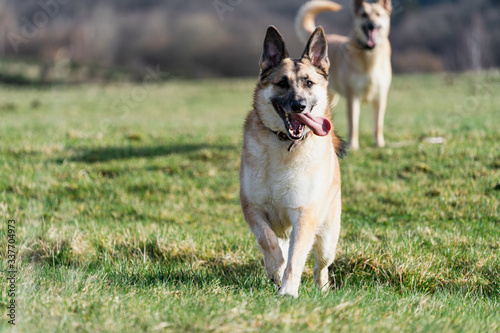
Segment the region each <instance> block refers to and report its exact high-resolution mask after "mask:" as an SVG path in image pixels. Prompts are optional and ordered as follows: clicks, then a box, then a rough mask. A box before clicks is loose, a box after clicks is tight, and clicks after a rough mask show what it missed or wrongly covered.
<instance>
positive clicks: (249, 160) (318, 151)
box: [240, 29, 342, 297]
mask: <svg viewBox="0 0 500 333" xmlns="http://www.w3.org/2000/svg"><path fill="white" fill-rule="evenodd" d="M318 31H320V32H318V33H317V34H319V33H321V34H322V36H323V40H324V45H325V46H326V40H325V39H324V38H325V37H324V34H323V30H322V29H321V30H319V29H318ZM315 34H316V32H315ZM320 37H321V36H320ZM311 38H312V37H311ZM306 50H307V49H306ZM325 54H326V53H325ZM325 58H326V56H325ZM326 59H327V58H326ZM261 64H262V68H263V69H262V72H261V79H260V81H259V83H258V84H257V86H256V89H255V93H254V109H253V110H252V111H250V113H249V114H248V116H247V119H246V121H245V125H244V142H243V149H242V156H241V168H240V185H241V188H240V198H241V206H242V210H243V214H244V217H245V220H246V222H247V223H248V225H249V227H250V229H251V230H252V232H253V233H254V234H255V236H256V238H257V242H258V244H259V246H260V248H261V249H262V252H263V255H264V265H265V268H266V273H267V275H268V276H269V278H271V279H272V280H273V281H274V282H275V283H276V284H278V285H280V286H281V287H280V290H279V294H280V295H291V296H295V297H296V296H297V295H298V288H299V284H300V279H301V274H302V271H303V269H304V265H305V262H306V258H307V255H308V253H309V252H310V251H311V250H313V253H314V256H315V258H316V266H315V268H314V281H315V284H316V286H317V287H318V288H320V289H323V290H325V289H326V288H328V266H329V265H331V263H332V262H333V260H334V258H335V248H336V245H337V241H338V237H339V232H340V212H341V193H340V168H339V163H338V158H337V154H336V151H337V152H338V151H339V150H341V149H342V147H341V145H342V142H341V140H340V139H338V137H337V136H336V135H335V134H334V131H333V129H332V130H331V131H330V132H329V134H328V135H326V136H316V135H315V134H314V133H312V131H309V130H308V129H306V131H308V132H307V133H306V134H305V139H304V140H302V141H300V142H299V144H298V146H297V147H296V148H295V149H294V150H292V151H288V149H287V148H288V146H289V145H290V143H289V142H283V141H280V140H278V139H277V137H276V135H275V134H273V133H272V131H283V130H284V125H283V121H282V120H281V119H280V118H279V116H278V115H277V112H276V111H275V109H273V106H272V105H271V103H270V101H271V100H272V99H273V98H274V97H276V96H278V95H279V94H280V88H279V87H278V86H277V82H279V80H281V79H282V78H283V77H285V76H286V77H288V78H289V79H290V80H291V81H292V83H293V86H294V87H295V88H294V89H296V90H295V91H296V94H299V95H300V96H306V97H307V96H309V97H308V98H311V99H313V100H314V101H315V105H314V107H313V108H312V110H311V114H314V115H315V116H321V117H325V118H329V119H331V112H330V108H329V102H328V96H327V95H328V93H327V92H328V87H327V86H328V80H327V78H326V76H325V75H324V74H325V73H324V72H323V70H324V69H325V68H326V71H327V70H328V66H327V63H325V64H323V65H324V67H323V69H321V68H317V67H315V65H314V64H313V62H312V61H310V60H309V59H306V58H303V59H302V60H301V61H295V62H294V61H293V60H292V59H290V58H285V59H283V60H282V61H280V63H279V64H278V65H276V66H275V67H274V68H272V69H270V70H268V71H267V72H266V68H267V64H268V63H267V62H266V61H265V60H262V61H261ZM304 77H307V78H308V79H310V80H313V81H314V82H315V85H314V86H313V87H311V88H303V87H301V82H302V78H304ZM334 145H336V146H334Z"/></svg>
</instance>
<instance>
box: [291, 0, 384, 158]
mask: <svg viewBox="0 0 500 333" xmlns="http://www.w3.org/2000/svg"><path fill="white" fill-rule="evenodd" d="M341 8H342V6H340V5H339V4H337V3H335V2H331V1H324V0H315V1H309V2H307V3H306V4H304V5H303V6H302V7H301V8H300V10H299V12H298V14H297V18H296V20H295V30H296V32H297V35H298V36H299V38H301V39H306V38H307V37H308V35H309V34H310V33H311V32H312V31H314V29H315V23H314V21H315V17H316V15H317V14H319V13H321V12H324V11H339V10H340V9H341ZM391 11H392V5H391V0H379V1H378V2H377V3H373V4H370V3H367V2H365V1H364V0H353V15H354V29H353V31H352V33H351V35H350V36H349V37H344V36H340V35H335V34H331V35H330V34H329V35H327V40H328V43H329V45H330V49H331V52H330V60H331V63H332V72H331V81H330V83H331V85H332V86H333V90H334V91H335V92H337V93H340V94H341V95H343V96H345V97H346V99H347V116H348V122H349V128H348V133H349V134H348V136H349V143H350V148H352V149H359V139H358V137H359V133H358V126H359V114H360V107H361V103H363V102H369V103H371V104H372V106H373V114H374V136H375V146H376V147H384V145H385V140H384V114H385V109H386V106H387V94H388V93H389V88H390V85H391V80H392V69H391V44H390V43H389V39H388V36H389V30H390V15H391ZM337 100H338V99H337Z"/></svg>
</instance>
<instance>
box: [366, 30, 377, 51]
mask: <svg viewBox="0 0 500 333" xmlns="http://www.w3.org/2000/svg"><path fill="white" fill-rule="evenodd" d="M376 37H377V31H376V30H368V41H367V42H366V45H368V46H369V47H375V38H376Z"/></svg>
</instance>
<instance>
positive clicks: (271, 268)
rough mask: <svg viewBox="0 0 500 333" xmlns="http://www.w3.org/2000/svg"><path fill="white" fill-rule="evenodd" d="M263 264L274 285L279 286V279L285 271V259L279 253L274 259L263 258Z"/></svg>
mask: <svg viewBox="0 0 500 333" xmlns="http://www.w3.org/2000/svg"><path fill="white" fill-rule="evenodd" d="M264 265H265V266H266V275H267V277H268V278H269V279H271V281H273V282H274V283H276V285H278V286H281V279H282V278H283V273H284V272H285V260H284V259H283V257H282V256H281V255H280V257H279V258H278V259H275V260H266V259H265V258H264Z"/></svg>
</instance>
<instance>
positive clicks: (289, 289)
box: [278, 209, 318, 297]
mask: <svg viewBox="0 0 500 333" xmlns="http://www.w3.org/2000/svg"><path fill="white" fill-rule="evenodd" d="M290 220H291V221H292V225H293V228H292V234H291V239H290V248H289V250H288V264H287V266H286V268H285V273H284V274H283V284H282V285H281V288H280V290H279V292H278V294H279V295H282V296H283V295H290V296H294V297H297V296H298V293H299V285H300V279H301V276H302V272H303V271H304V265H305V263H306V259H307V254H308V253H309V251H310V250H311V248H312V246H313V243H314V238H315V236H316V231H317V226H318V224H317V221H316V219H315V218H314V216H313V214H312V212H311V211H304V210H301V209H297V210H291V212H290Z"/></svg>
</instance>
